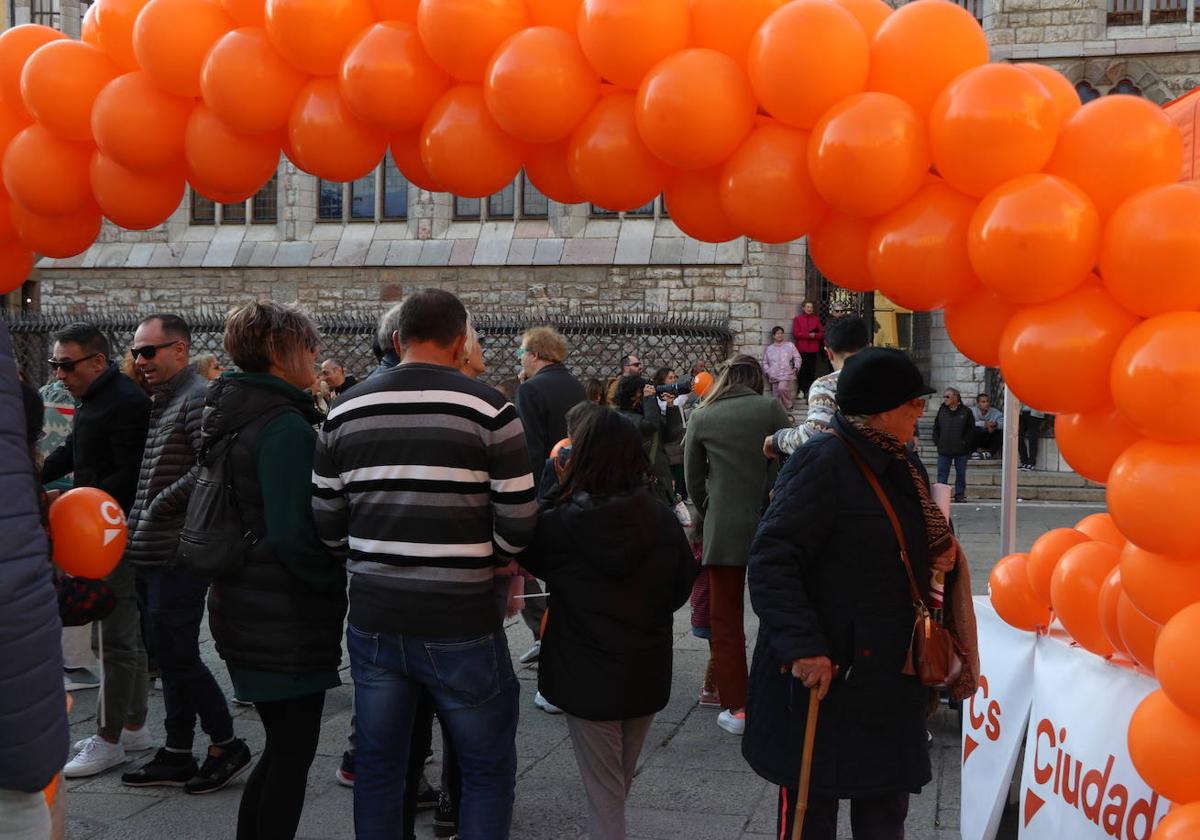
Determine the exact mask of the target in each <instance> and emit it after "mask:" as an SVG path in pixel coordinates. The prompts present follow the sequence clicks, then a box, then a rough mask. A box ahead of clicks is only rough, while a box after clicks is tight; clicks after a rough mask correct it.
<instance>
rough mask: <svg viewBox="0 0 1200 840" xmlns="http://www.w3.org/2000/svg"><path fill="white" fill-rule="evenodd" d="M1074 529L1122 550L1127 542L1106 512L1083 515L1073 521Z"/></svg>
mask: <svg viewBox="0 0 1200 840" xmlns="http://www.w3.org/2000/svg"><path fill="white" fill-rule="evenodd" d="M1075 530H1076V531H1080V532H1082V533H1084V534H1087V535H1088V536H1089V537H1091V538H1092V539H1094V540H1099V541H1100V542H1106V543H1108V544H1109V545H1111V546H1112V547H1113V548H1115V549H1117V550H1118V551H1121V550H1123V549H1124V548H1125V546H1126V544H1127V543H1128V541H1127V540H1126V539H1125V535H1124V534H1122V533H1121V531H1120V530H1119V529H1118V528H1117V524H1116V523H1115V522H1113V518H1112V516H1110V515H1109V514H1107V513H1093V514H1089V515H1088V516H1085V517H1083V519H1080V520H1079V521H1078V522H1076V523H1075Z"/></svg>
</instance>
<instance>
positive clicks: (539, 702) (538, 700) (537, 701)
mask: <svg viewBox="0 0 1200 840" xmlns="http://www.w3.org/2000/svg"><path fill="white" fill-rule="evenodd" d="M533 705H535V706H537V707H538V708H539V709H541V710H542V711H543V712H545V713H546V714H548V715H561V714H562V713H563V710H562V709H560V708H558V706H555V705H554V704H553V703H551V702H550V701H549V700H547V699H546V698H545V697H543V696H542V692H540V691H539V692H537V693H536V694H534V695H533Z"/></svg>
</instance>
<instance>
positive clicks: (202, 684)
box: [138, 567, 233, 752]
mask: <svg viewBox="0 0 1200 840" xmlns="http://www.w3.org/2000/svg"><path fill="white" fill-rule="evenodd" d="M142 577H143V580H144V581H145V588H144V598H145V601H144V603H142V604H141V608H142V613H143V615H145V616H146V625H147V629H148V631H149V638H147V639H146V641H147V643H148V653H149V655H150V656H151V658H153V659H154V660H155V661H156V662H157V663H158V667H159V670H160V671H161V672H162V681H163V704H164V705H165V706H166V711H167V714H166V721H165V723H166V728H167V748H168V749H170V750H182V751H186V752H191V749H192V741H193V739H194V738H195V730H196V718H197V717H199V718H200V726H201V727H202V728H203V729H204V731H205V732H207V733H208V736H209V737H210V738H211V739H212V742H213V743H214V744H223V743H225V742H226V741H229V740H230V739H232V738H233V719H232V718H231V717H230V715H229V707H228V706H227V705H226V704H225V695H224V694H222V693H221V688H220V686H218V685H217V681H216V680H215V679H213V675H212V672H211V671H209V670H208V667H207V666H206V665H205V664H204V662H203V661H201V659H200V622H201V620H202V619H203V618H204V599H205V597H206V596H207V595H208V580H207V579H206V578H202V577H199V576H197V575H194V574H192V573H191V572H188V571H185V570H184V569H178V568H170V567H163V568H160V569H145V570H143V571H142ZM138 594H139V595H143V591H139V593H138Z"/></svg>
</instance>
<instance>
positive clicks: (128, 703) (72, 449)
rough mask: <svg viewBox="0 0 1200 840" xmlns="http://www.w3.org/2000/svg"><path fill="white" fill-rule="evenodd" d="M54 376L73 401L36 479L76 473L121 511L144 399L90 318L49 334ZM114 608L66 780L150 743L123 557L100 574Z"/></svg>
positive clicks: (143, 419) (141, 429) (138, 446)
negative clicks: (98, 679) (95, 689)
mask: <svg viewBox="0 0 1200 840" xmlns="http://www.w3.org/2000/svg"><path fill="white" fill-rule="evenodd" d="M54 339H55V340H54V347H53V355H52V356H51V358H50V360H49V362H50V367H51V368H52V369H53V370H54V376H55V378H56V379H57V380H58V381H60V382H62V383H63V385H64V386H66V389H67V390H68V391H70V392H71V396H73V397H75V398H76V399H77V400H79V401H80V405H79V407H78V409H77V410H76V411H75V417H74V420H73V422H72V426H71V434H70V435H69V436H68V437H67V439H66V440H65V441H63V443H62V445H61V446H59V447H58V448H57V449H55V450H54V451H53V452H51V453H50V454H49V455H48V456H46V462H45V465H44V466H43V468H42V481H43V482H46V483H48V482H51V481H54V480H55V479H58V478H62V477H63V476H65V475H68V474H69V473H72V472H74V474H75V486H76V487H98V488H99V489H101V490H103V491H105V492H106V493H108V494H109V495H111V496H112V497H113V498H114V499H116V500H117V504H119V505H120V506H121V509H122V510H123V511H124V512H125V514H126V515H128V514H129V511H130V509H131V508H132V507H133V500H134V497H135V495H136V493H137V485H138V468H139V467H140V466H141V463H142V450H143V448H144V447H145V445H146V429H147V426H148V423H149V418H150V399H149V398H148V397H147V396H146V394H145V392H143V391H142V389H141V388H140V387H139V386H138V385H137V384H136V383H135V382H134V381H133V380H132V379H130V378H129V377H127V376H125V375H123V374H122V373H121V372H120V370H119V369H118V368H117V366H116V365H115V364H113V363H112V361H111V357H112V351H111V349H110V346H109V343H108V339H107V338H106V337H105V336H104V334H103V333H101V332H100V331H99V330H97V329H96V328H95V327H92V326H91V325H89V324H72V325H70V326H68V327H67V328H66V329H64V330H62V331H61V332H60V333H58V334H57V335H56V336H55V337H54ZM107 582H108V585H109V586H110V587H111V588H112V590H113V594H114V595H116V599H117V604H116V608H115V609H114V610H113V611H112V613H111V614H110V615H109V616H108V618H106V619H104V622H103V624H102V627H101V630H102V632H103V642H104V649H103V654H104V656H103V661H104V683H103V689H102V690H103V698H102V702H103V708H104V716H103V717H102V718H101V721H100V724H99V727H98V733H97V734H96V735H94V736H92V737H90V738H85V739H84V741H83V742H81V743H80V751H79V754H78V755H76V757H75V758H74V759H72V760H71V761H70V762H69V763H68V764H67V766H66V767H65V768H64V771H63V772H64V775H66V776H67V777H68V778H76V777H79V776H92V775H95V774H97V773H102V772H104V771H105V770H108V769H110V768H112V767H116V766H118V765H120V764H123V763H125V761H126V760H127V758H126V755H125V749H126V748H129V749H131V750H144V749H148V748H149V746H150V739H149V734H148V733H147V732H146V729H145V722H146V652H145V650H144V649H143V648H142V638H141V629H140V620H139V616H138V606H137V595H136V591H135V583H134V571H133V565H132V564H131V563H130V562H129V560H128V559H127V558H122V559H121V562H120V563H118V564H117V567H116V568H115V569H114V570H113V571H112V573H111V574H110V575H109V576H108V578H107Z"/></svg>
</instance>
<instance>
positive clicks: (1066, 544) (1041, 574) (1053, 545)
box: [1025, 528, 1091, 607]
mask: <svg viewBox="0 0 1200 840" xmlns="http://www.w3.org/2000/svg"><path fill="white" fill-rule="evenodd" d="M1086 542H1091V537H1089V536H1088V535H1087V534H1084V533H1082V532H1080V531H1076V530H1075V529H1074V528H1055V529H1054V530H1052V531H1047V532H1046V533H1044V534H1042V535H1041V536H1040V537H1038V538H1037V539H1036V540H1034V542H1033V547H1032V548H1030V549H1029V559H1028V561H1026V564H1025V569H1026V572H1027V573H1028V575H1029V586H1030V588H1031V589H1032V590H1033V594H1034V595H1035V596H1037V599H1038V600H1039V601H1040V602H1041V603H1043V604H1045V605H1046V606H1047V607H1048V606H1050V579H1051V578H1052V577H1053V576H1054V570H1055V569H1056V568H1057V567H1058V561H1060V560H1061V559H1062V556H1063V554H1065V553H1066V551H1067V549H1070V548H1074V547H1075V546H1077V545H1083V544H1084V543H1086Z"/></svg>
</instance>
